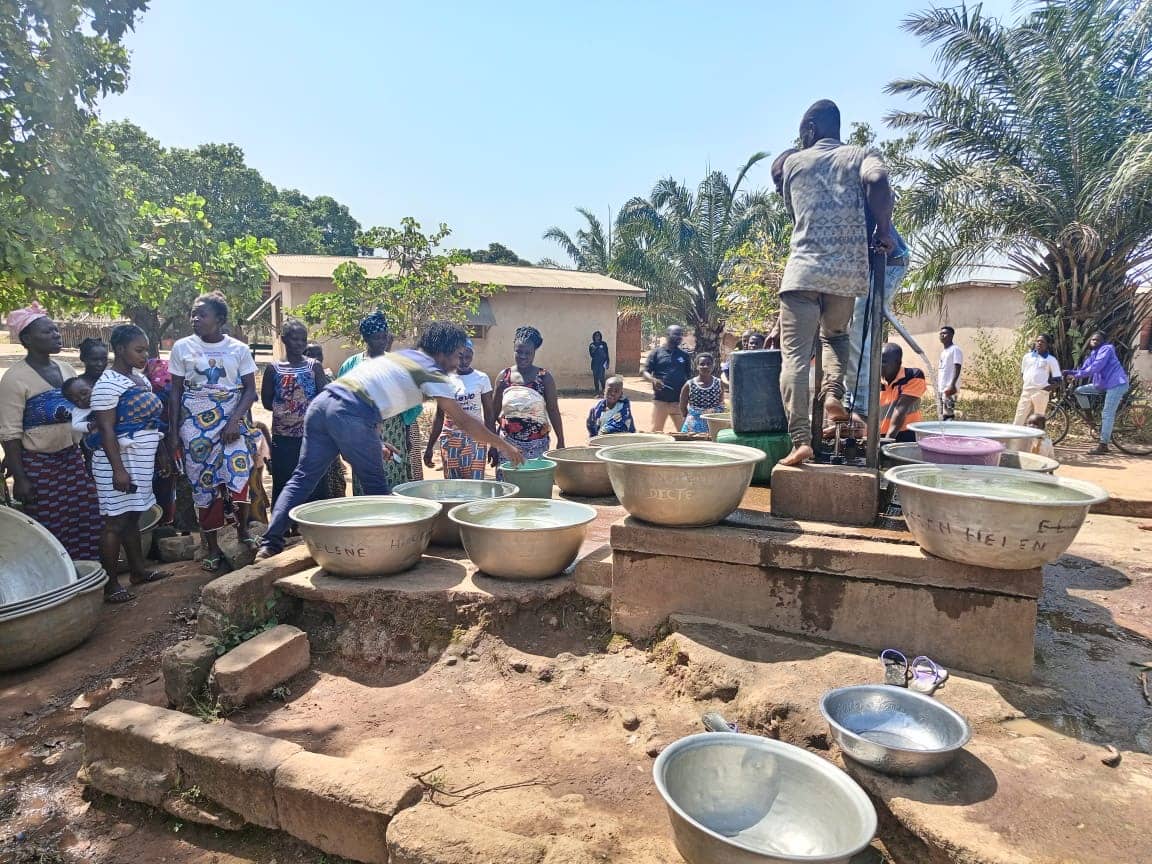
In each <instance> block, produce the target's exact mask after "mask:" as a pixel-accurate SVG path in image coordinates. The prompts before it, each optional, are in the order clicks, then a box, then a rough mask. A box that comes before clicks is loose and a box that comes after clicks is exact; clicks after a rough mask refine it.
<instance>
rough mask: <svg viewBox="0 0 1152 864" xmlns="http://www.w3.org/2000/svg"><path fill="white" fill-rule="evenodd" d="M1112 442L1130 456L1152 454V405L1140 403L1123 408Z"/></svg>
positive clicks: (1117, 416) (1114, 428) (1114, 429)
mask: <svg viewBox="0 0 1152 864" xmlns="http://www.w3.org/2000/svg"><path fill="white" fill-rule="evenodd" d="M1112 443H1113V444H1115V445H1116V449H1117V450H1120V451H1121V452H1123V453H1127V454H1128V455H1129V456H1148V455H1149V454H1152V406H1149V405H1145V404H1143V403H1139V404H1132V405H1125V406H1124V407H1123V408H1121V409H1120V413H1119V414H1117V415H1116V425H1115V426H1114V427H1113V428H1112Z"/></svg>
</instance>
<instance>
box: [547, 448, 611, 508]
mask: <svg viewBox="0 0 1152 864" xmlns="http://www.w3.org/2000/svg"><path fill="white" fill-rule="evenodd" d="M599 449H600V448H599V447H591V446H589V447H564V448H562V449H560V450H549V451H548V452H547V453H545V454H544V458H545V459H551V460H552V461H553V462H555V463H556V485H557V486H559V487H560V491H561V492H563V493H564V494H565V495H579V496H581V497H583V498H604V497H607V496H609V495H611V494H612V481H611V480H609V479H608V466H607V465H605V464H604V463H603V462H601V461H600V460H599V459H597V458H596V452H597V451H598V450H599Z"/></svg>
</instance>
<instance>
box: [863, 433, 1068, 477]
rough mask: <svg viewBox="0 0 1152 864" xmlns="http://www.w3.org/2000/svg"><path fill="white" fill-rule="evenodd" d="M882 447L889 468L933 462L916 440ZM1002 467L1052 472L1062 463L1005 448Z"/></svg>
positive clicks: (1002, 455) (1044, 472)
mask: <svg viewBox="0 0 1152 864" xmlns="http://www.w3.org/2000/svg"><path fill="white" fill-rule="evenodd" d="M881 449H882V450H883V451H884V461H885V462H886V463H887V465H886V466H885V467H887V468H891V467H892V466H893V465H926V464H932V463H930V462H929V460H927V459H925V458H924V452H923V451H922V450H921V449H920V445H919V444H917V443H916V442H915V441H902V442H900V443H897V444H885V445H884V447H883V448H881ZM1000 467H1001V468H1016V469H1018V470H1020V471H1036V472H1038V473H1040V474H1052V473H1054V472H1055V471H1056V469H1057V468H1059V467H1060V463H1059V462H1057V461H1056V460H1055V459H1049V458H1048V457H1047V456H1037V455H1036V454H1035V453H1027V452H1020V451H1018V450H1005V451H1004V452H1003V453H1001V454H1000Z"/></svg>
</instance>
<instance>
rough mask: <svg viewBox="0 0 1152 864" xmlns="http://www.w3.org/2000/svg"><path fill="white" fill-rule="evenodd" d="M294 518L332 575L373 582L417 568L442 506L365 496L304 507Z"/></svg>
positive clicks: (293, 513)
mask: <svg viewBox="0 0 1152 864" xmlns="http://www.w3.org/2000/svg"><path fill="white" fill-rule="evenodd" d="M288 516H289V518H290V519H292V520H293V521H294V522H295V523H296V525H297V527H298V528H299V529H300V535H301V536H302V537H303V538H304V542H305V543H307V544H308V551H309V552H311V553H312V557H313V558H314V559H315V560H316V563H317V564H319V565H320V566H321V567H323V568H324V569H325V570H327V571H328V573H329V574H331V575H333V576H349V577H352V578H357V579H368V578H371V577H373V576H388V575H391V574H393V573H400V572H401V571H404V570H407V569H408V568H409V567H413V566H415V564H416V562H417V561H419V560H420V558H421V556H423V554H424V550H425V549H427V548H428V544H429V542H431V540H432V526H433V525H435V523H436V519H437V518H438V517H439V516H440V504H439V503H437V502H436V501H421V500H420V499H419V498H401V497H399V496H396V495H361V496H360V497H357V498H333V499H330V500H327V501H313V502H311V503H309V504H301V505H300V506H299V507H293V508H292V510H291V511H290V512H289V513H288Z"/></svg>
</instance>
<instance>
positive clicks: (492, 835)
mask: <svg viewBox="0 0 1152 864" xmlns="http://www.w3.org/2000/svg"><path fill="white" fill-rule="evenodd" d="M547 848H548V847H547V845H546V844H545V843H544V842H543V841H541V840H537V839H535V838H533V837H522V836H521V835H519V834H511V833H509V832H508V831H501V830H499V829H497V828H490V827H489V826H487V825H481V824H480V823H478V822H473V821H471V820H467V819H461V818H459V817H457V816H453V815H451V813H450V812H449V811H447V810H443V809H441V808H439V807H433V806H431V805H428V806H423V807H413V808H412V809H410V810H405V811H404V812H403V813H400V814H399V815H398V816H397V817H396V818H395V819H393V820H392V824H391V825H390V826H389V827H388V852H389V853H390V858H389V859H388V860H389V864H540V862H541V860H542V859H543V858H544V856H545V854H546V853H547Z"/></svg>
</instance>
